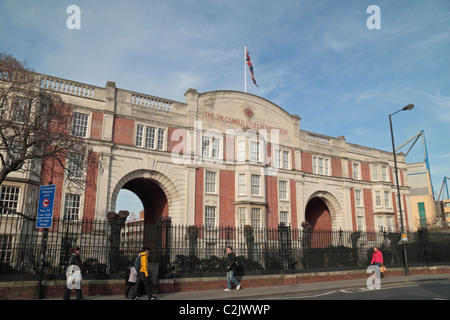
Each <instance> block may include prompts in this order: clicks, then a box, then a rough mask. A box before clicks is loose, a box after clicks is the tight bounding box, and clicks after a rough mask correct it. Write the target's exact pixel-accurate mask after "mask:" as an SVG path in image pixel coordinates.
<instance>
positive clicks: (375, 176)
mask: <svg viewBox="0 0 450 320" xmlns="http://www.w3.org/2000/svg"><path fill="white" fill-rule="evenodd" d="M372 179H373V181H378V167H377V166H373V167H372Z"/></svg>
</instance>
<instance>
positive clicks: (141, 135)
mask: <svg viewBox="0 0 450 320" xmlns="http://www.w3.org/2000/svg"><path fill="white" fill-rule="evenodd" d="M165 135H166V131H165V130H164V129H161V128H156V127H151V126H144V125H142V124H137V125H136V133H135V140H134V141H135V144H136V146H137V147H143V148H146V149H153V150H160V151H163V150H164V142H165Z"/></svg>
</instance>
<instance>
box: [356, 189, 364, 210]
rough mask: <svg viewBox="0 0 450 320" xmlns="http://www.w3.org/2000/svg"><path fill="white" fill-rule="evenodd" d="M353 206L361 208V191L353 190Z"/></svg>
mask: <svg viewBox="0 0 450 320" xmlns="http://www.w3.org/2000/svg"><path fill="white" fill-rule="evenodd" d="M355 204H356V206H357V207H362V206H363V201H362V191H361V190H355Z"/></svg>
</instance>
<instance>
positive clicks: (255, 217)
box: [251, 208, 261, 229]
mask: <svg viewBox="0 0 450 320" xmlns="http://www.w3.org/2000/svg"><path fill="white" fill-rule="evenodd" d="M251 219H252V221H251V226H252V227H253V228H255V229H259V228H261V208H252V217H251Z"/></svg>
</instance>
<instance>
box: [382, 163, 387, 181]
mask: <svg viewBox="0 0 450 320" xmlns="http://www.w3.org/2000/svg"><path fill="white" fill-rule="evenodd" d="M381 179H382V180H383V181H389V179H388V169H387V167H385V166H383V167H381Z"/></svg>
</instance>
